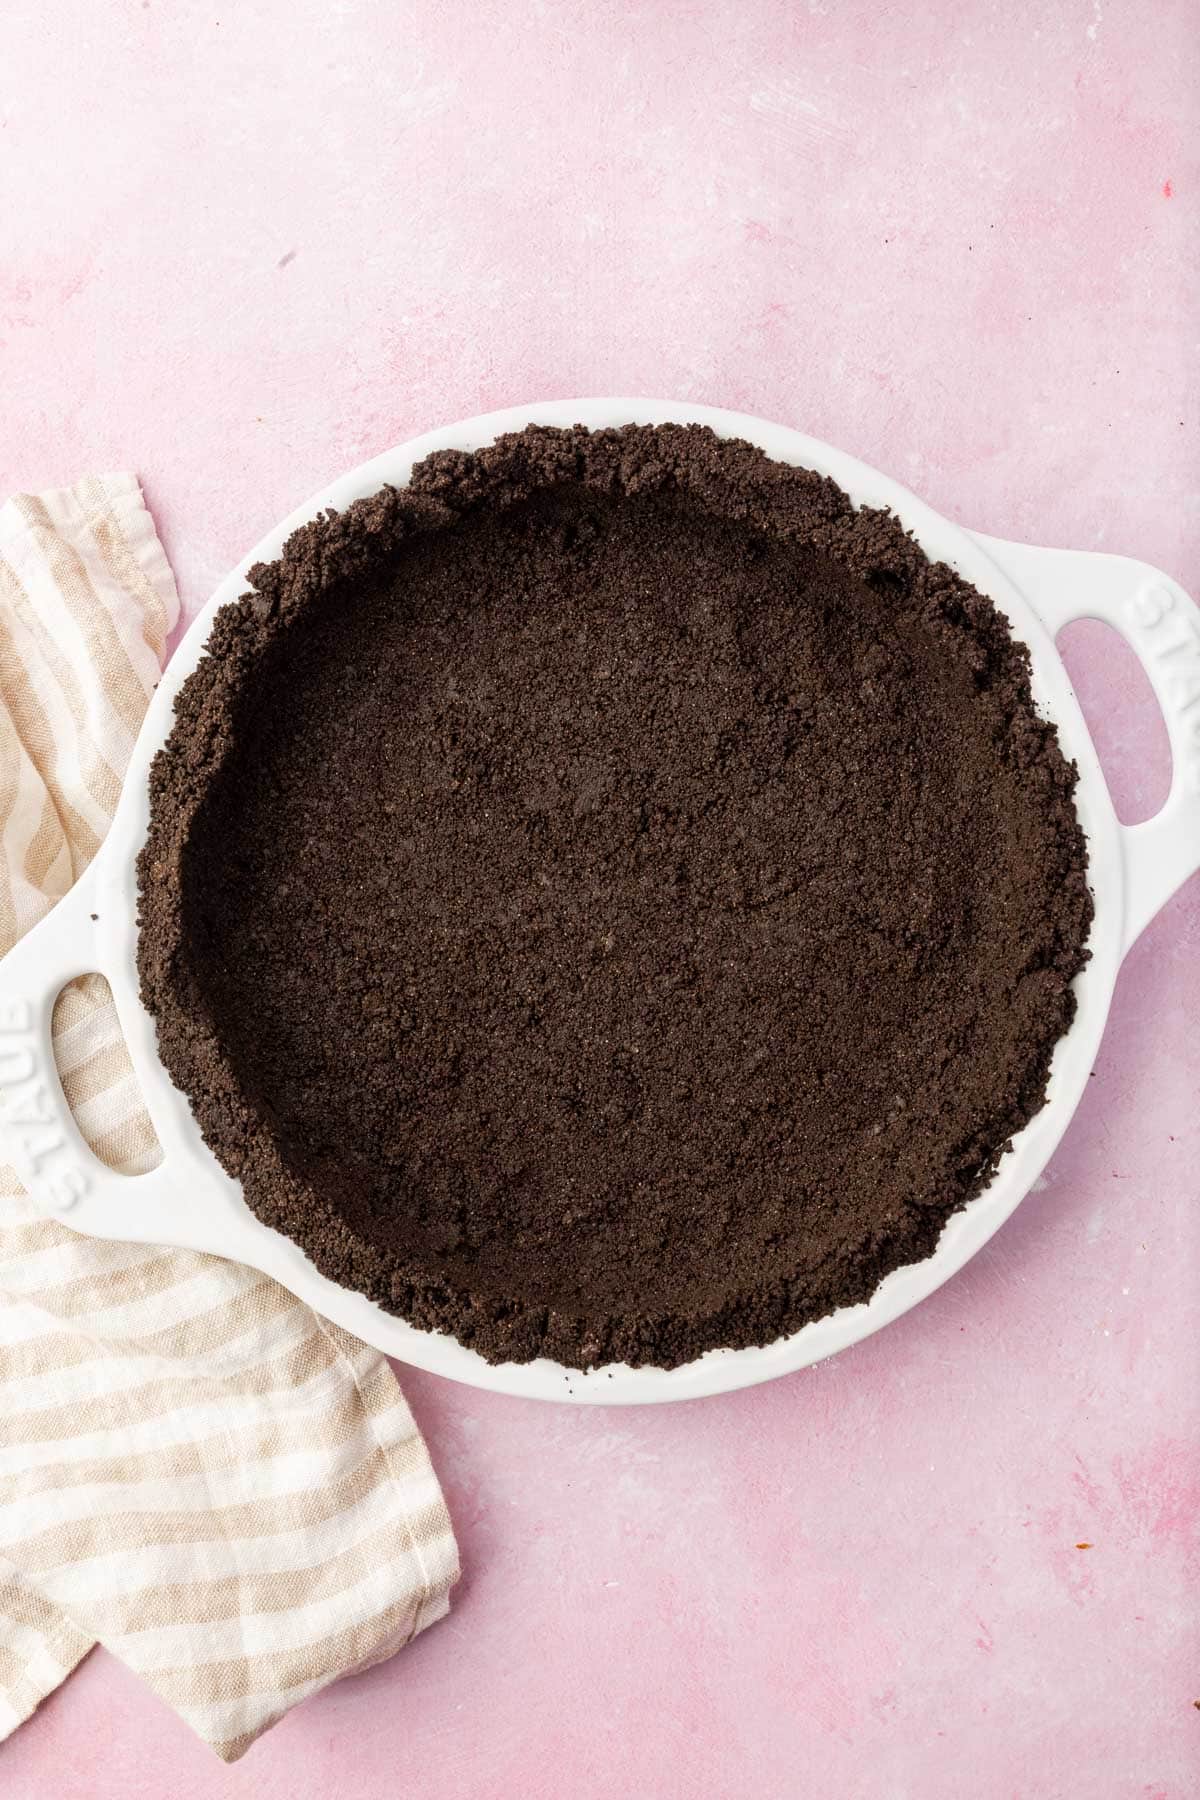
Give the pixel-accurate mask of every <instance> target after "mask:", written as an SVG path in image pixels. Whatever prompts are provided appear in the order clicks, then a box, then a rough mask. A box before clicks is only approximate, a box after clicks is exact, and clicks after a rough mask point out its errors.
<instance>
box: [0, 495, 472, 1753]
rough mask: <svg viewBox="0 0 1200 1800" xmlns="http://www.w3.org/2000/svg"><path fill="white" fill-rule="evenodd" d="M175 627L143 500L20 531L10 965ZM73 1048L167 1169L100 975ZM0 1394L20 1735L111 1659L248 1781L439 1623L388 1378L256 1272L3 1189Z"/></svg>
mask: <svg viewBox="0 0 1200 1800" xmlns="http://www.w3.org/2000/svg"><path fill="white" fill-rule="evenodd" d="M177 611H178V603H177V600H176V595H175V583H174V580H173V578H172V575H171V571H170V569H169V567H168V566H167V562H166V559H165V557H164V555H163V552H162V549H161V546H160V545H159V542H158V539H157V537H156V535H155V532H154V527H153V525H152V523H151V521H150V517H149V514H148V513H147V511H146V509H145V506H144V505H143V503H142V496H141V492H140V489H139V488H138V485H137V482H136V481H135V480H134V478H133V477H132V476H130V475H110V476H104V477H100V478H89V479H85V480H83V481H81V482H79V483H77V485H76V486H75V487H72V488H65V489H62V490H59V491H57V492H54V493H47V494H43V495H41V496H40V497H37V498H35V497H33V496H31V495H22V496H19V497H18V498H16V499H14V500H10V501H9V502H8V504H7V505H6V506H5V507H3V508H2V509H0V840H2V841H0V952H2V951H4V950H7V949H9V948H10V947H11V945H12V944H13V943H14V942H15V941H16V939H17V938H18V937H20V936H21V934H22V933H23V932H25V931H28V930H29V929H30V927H31V926H33V925H34V924H36V923H37V921H38V919H40V918H41V917H42V915H43V914H44V913H46V912H47V911H48V910H49V908H50V907H52V906H53V904H54V902H55V900H56V899H57V898H58V897H59V896H60V895H62V894H64V893H65V892H66V890H67V888H68V887H69V886H70V885H71V883H72V881H73V880H74V879H75V878H76V876H78V875H79V873H80V872H81V870H82V869H83V868H84V867H85V865H86V864H87V862H88V861H89V860H90V858H91V857H92V855H93V854H94V852H95V850H96V848H97V846H98V844H99V842H100V840H101V838H102V837H103V835H104V832H105V829H106V827H107V825H108V822H109V819H110V818H111V816H112V812H113V808H114V806H115V804H116V799H117V793H118V790H119V787H120V781H121V776H122V773H123V771H124V769H125V765H126V762H127V760H128V757H129V752H130V749H131V746H132V743H133V739H134V737H135V735H136V732H137V728H138V725H139V723H140V721H141V718H142V714H143V712H144V710H145V706H146V702H147V699H148V697H149V695H150V692H151V690H152V689H153V687H154V685H155V683H156V681H157V680H158V676H159V671H160V668H161V664H162V661H163V657H164V655H165V651H166V643H167V637H168V634H169V632H170V630H171V628H172V626H173V625H174V623H175V619H176V615H177ZM54 1047H55V1054H56V1058H57V1061H58V1065H59V1070H60V1073H61V1076H62V1081H63V1086H64V1089H65V1092H66V1095H67V1098H68V1100H69V1101H70V1103H71V1106H72V1110H73V1111H74V1112H75V1115H76V1118H77V1119H78V1121H79V1125H80V1127H81V1129H82V1131H83V1133H84V1136H85V1137H86V1138H87V1140H88V1142H89V1143H90V1145H91V1146H92V1148H93V1150H94V1151H95V1153H96V1155H97V1156H99V1157H101V1158H102V1159H103V1160H104V1161H105V1162H106V1163H108V1164H109V1165H110V1166H111V1167H112V1168H116V1169H122V1170H125V1171H128V1172H130V1173H134V1172H137V1171H141V1170H145V1169H148V1168H152V1167H153V1166H154V1165H155V1163H156V1162H157V1161H158V1158H159V1151H158V1144H157V1140H156V1139H155V1136H154V1130H153V1127H152V1125H151V1123H150V1119H149V1117H148V1115H147V1114H146V1112H145V1111H144V1109H143V1106H142V1102H141V1096H140V1093H139V1091H138V1087H137V1082H136V1079H135V1077H134V1074H133V1070H132V1067H131V1065H130V1063H129V1060H128V1057H127V1055H126V1053H125V1048H124V1044H123V1042H122V1040H121V1034H120V1030H119V1027H118V1025H117V1021H116V1014H115V1010H114V1008H113V1005H112V1000H111V996H110V995H109V992H108V988H107V984H106V983H105V982H104V981H103V980H102V979H101V978H100V977H99V976H95V975H93V976H86V977H84V978H82V979H81V980H79V981H77V982H73V983H72V984H71V985H70V987H68V988H66V989H64V991H63V993H62V994H61V995H60V997H59V1001H58V1004H57V1006H56V1008H55V1014H54ZM3 1078H4V1067H3V1058H2V1057H0V1089H2V1086H3ZM0 1101H2V1094H0ZM0 1150H2V1125H0ZM0 1160H2V1157H0ZM180 1204H181V1205H182V1204H186V1196H184V1195H181V1196H180ZM0 1382H2V1383H3V1401H2V1405H3V1431H2V1432H0V1521H2V1526H0V1737H3V1736H6V1735H7V1733H8V1732H10V1731H11V1730H12V1729H13V1728H14V1727H15V1726H16V1725H18V1724H19V1723H20V1721H21V1720H22V1719H24V1718H26V1717H28V1715H29V1714H30V1713H31V1712H32V1711H33V1709H34V1707H35V1706H36V1705H37V1704H38V1702H39V1700H41V1699H42V1697H43V1696H44V1695H45V1694H47V1693H49V1692H50V1691H51V1690H52V1689H53V1688H54V1687H56V1686H57V1685H58V1683H59V1682H60V1681H62V1680H63V1678H64V1677H65V1676H66V1675H67V1674H68V1673H69V1672H70V1670H71V1669H72V1668H73V1667H74V1666H75V1664H76V1663H77V1662H78V1661H79V1660H80V1658H81V1657H82V1656H84V1655H85V1654H86V1653H87V1651H88V1650H89V1649H90V1647H91V1646H92V1644H93V1643H94V1642H96V1641H97V1640H99V1641H100V1642H101V1643H103V1644H104V1645H105V1646H106V1647H107V1648H108V1649H109V1650H111V1651H113V1653H114V1654H115V1655H117V1656H119V1657H120V1658H121V1659H122V1660H123V1661H124V1662H125V1663H126V1664H128V1666H129V1667H130V1668H131V1669H134V1670H135V1671H136V1672H137V1673H138V1674H139V1675H140V1676H141V1677H142V1678H143V1680H145V1681H146V1682H147V1683H148V1684H149V1686H150V1687H152V1688H153V1689H154V1691H155V1692H156V1693H157V1694H159V1695H161V1697H162V1698H163V1699H164V1700H165V1701H166V1702H167V1703H168V1704H169V1705H170V1706H173V1707H174V1708H175V1709H176V1711H177V1712H179V1713H180V1714H181V1715H182V1716H183V1717H184V1718H185V1719H186V1720H187V1721H188V1723H189V1724H190V1725H191V1726H192V1727H193V1728H194V1729H195V1730H196V1731H197V1732H198V1733H200V1735H201V1736H202V1737H204V1738H205V1739H206V1740H207V1741H208V1742H209V1743H210V1744H211V1745H212V1747H213V1748H214V1749H215V1750H216V1751H217V1754H218V1755H219V1756H222V1757H224V1758H226V1759H227V1760H233V1759H234V1758H236V1757H238V1756H240V1755H241V1754H242V1752H243V1751H244V1750H245V1749H247V1748H248V1746H249V1745H250V1744H251V1743H253V1741H254V1739H255V1738H256V1737H257V1736H258V1735H259V1734H260V1733H261V1732H263V1731H265V1730H266V1729H267V1727H268V1726H269V1725H271V1724H272V1723H274V1721H275V1720H276V1719H278V1718H280V1717H281V1716H282V1715H283V1714H284V1713H285V1712H287V1711H288V1710H289V1708H290V1707H292V1706H294V1705H295V1704H296V1703H297V1701H299V1700H302V1699H304V1698H305V1697H306V1696H307V1695H309V1694H312V1693H314V1692H315V1691H316V1690H317V1689H319V1688H321V1687H323V1686H325V1685H326V1684H327V1683H329V1682H331V1681H335V1680H336V1679H337V1678H338V1677H339V1676H341V1675H345V1674H347V1673H348V1672H349V1671H351V1670H354V1669H362V1668H365V1667H367V1666H369V1665H370V1664H371V1663H374V1662H378V1661H380V1660H382V1659H383V1658H384V1657H387V1656H390V1655H391V1654H392V1653H393V1651H395V1650H396V1649H398V1648H399V1647H400V1646H401V1645H402V1644H406V1643H407V1642H408V1641H409V1640H410V1639H411V1638H412V1637H413V1636H415V1634H416V1633H417V1632H418V1631H420V1630H422V1628H423V1627H424V1626H426V1625H429V1624H431V1623H432V1622H433V1621H434V1620H435V1619H439V1618H441V1617H442V1616H443V1615H444V1613H445V1612H446V1611H447V1608H448V1605H449V1600H448V1595H449V1590H450V1587H451V1585H452V1584H453V1582H454V1580H455V1579H456V1577H457V1574H458V1558H457V1551H456V1547H455V1542H454V1536H453V1533H452V1531H451V1527H450V1521H449V1518H448V1516H447V1513H446V1509H445V1505H444V1503H443V1500H442V1496H441V1492H440V1490H439V1487H438V1483H437V1478H436V1476H435V1475H434V1473H433V1470H432V1468H431V1466H430V1462H429V1457H428V1455H427V1453H426V1449H425V1445H424V1443H423V1441H422V1439H421V1437H420V1434H419V1433H418V1431H417V1429H416V1427H415V1425H414V1424H413V1420H412V1415H411V1414H410V1412H409V1410H408V1407H407V1406H406V1405H405V1402H404V1398H403V1395H402V1394H401V1392H400V1389H399V1387H398V1386H397V1385H396V1381H395V1377H394V1376H393V1374H392V1372H391V1369H390V1368H389V1366H388V1364H387V1363H386V1362H385V1361H384V1359H383V1358H382V1357H381V1356H379V1355H377V1354H376V1353H375V1352H374V1351H371V1350H368V1349H367V1348H365V1346H364V1345H362V1344H360V1343H359V1342H357V1340H356V1339H354V1338H352V1337H350V1336H349V1335H348V1334H347V1333H346V1332H344V1331H339V1330H338V1329H337V1328H336V1327H334V1326H332V1325H330V1324H328V1323H327V1322H326V1321H325V1320H322V1319H319V1318H318V1317H316V1315H315V1314H313V1313H312V1312H310V1311H309V1310H308V1308H307V1307H305V1306H302V1305H301V1304H300V1302H299V1301H298V1300H296V1299H294V1298H293V1297H292V1296H291V1295H290V1294H288V1293H287V1292H285V1291H284V1289H282V1288H280V1287H278V1286H277V1285H276V1284H275V1283H274V1282H271V1281H268V1280H266V1279H264V1278H263V1277H262V1276H260V1275H258V1274H256V1273H254V1272H253V1271H251V1270H249V1269H244V1268H241V1267H238V1266H236V1265H234V1264H232V1263H227V1262H223V1261H221V1260H220V1259H219V1258H217V1257H211V1256H200V1255H195V1254H193V1253H191V1252H185V1251H178V1250H160V1249H155V1248H152V1247H148V1246H146V1245H140V1244H138V1245H134V1244H115V1243H102V1242H99V1241H96V1240H92V1239H88V1238H83V1237H80V1236H78V1235H76V1234H75V1233H74V1232H72V1231H70V1230H68V1229H67V1228H66V1227H65V1226H63V1225H61V1224H59V1223H58V1222H57V1221H55V1220H50V1219H45V1218H41V1217H39V1216H38V1215H37V1214H36V1213H35V1212H34V1210H33V1209H32V1207H31V1206H30V1204H29V1202H28V1201H27V1200H26V1199H25V1197H24V1195H23V1194H22V1191H21V1188H20V1184H19V1183H18V1182H17V1180H16V1178H15V1176H14V1175H13V1173H12V1171H11V1170H0Z"/></svg>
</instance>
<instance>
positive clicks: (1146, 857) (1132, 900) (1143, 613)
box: [972, 532, 1200, 955]
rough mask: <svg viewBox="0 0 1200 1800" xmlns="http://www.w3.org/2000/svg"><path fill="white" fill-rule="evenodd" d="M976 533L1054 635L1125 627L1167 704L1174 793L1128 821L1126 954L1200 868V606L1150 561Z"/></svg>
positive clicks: (1162, 701)
mask: <svg viewBox="0 0 1200 1800" xmlns="http://www.w3.org/2000/svg"><path fill="white" fill-rule="evenodd" d="M972 535H973V536H974V538H975V540H976V542H977V543H978V544H979V545H980V546H981V547H982V548H983V549H984V550H985V551H986V552H987V554H988V555H989V556H990V557H991V558H992V560H993V562H995V563H998V564H999V566H1000V568H1001V569H1002V570H1003V571H1004V573H1005V574H1006V575H1008V576H1009V577H1010V579H1011V580H1012V582H1013V585H1014V586H1015V587H1017V588H1018V589H1019V590H1020V592H1021V593H1022V594H1023V595H1024V596H1025V598H1026V600H1028V602H1029V604H1030V605H1031V606H1032V607H1033V609H1034V611H1035V612H1036V613H1037V614H1038V615H1039V617H1040V618H1041V620H1042V622H1043V624H1044V625H1045V626H1046V629H1047V630H1048V631H1049V632H1050V633H1051V635H1054V634H1056V633H1057V632H1059V631H1061V630H1062V628H1063V626H1064V625H1068V624H1070V622H1071V621H1072V620H1073V619H1101V620H1102V621H1103V622H1104V623H1105V624H1106V625H1111V626H1113V628H1114V629H1115V630H1117V631H1119V632H1120V633H1121V636H1122V637H1123V638H1124V639H1125V641H1126V643H1127V644H1128V645H1129V646H1130V648H1131V649H1132V650H1133V652H1134V654H1135V655H1136V656H1137V658H1138V661H1139V662H1140V663H1141V665H1142V667H1143V669H1145V671H1146V674H1147V676H1148V677H1149V680H1150V685H1151V687H1152V688H1153V689H1154V693H1155V696H1156V698H1157V700H1158V704H1159V706H1160V707H1161V708H1162V713H1163V718H1164V719H1165V720H1166V725H1167V733H1168V736H1169V738H1170V743H1171V760H1172V765H1173V766H1172V771H1171V791H1170V793H1169V794H1168V795H1167V798H1166V801H1165V802H1164V804H1163V806H1162V807H1161V809H1160V810H1159V811H1158V812H1157V813H1155V815H1154V817H1153V818H1152V819H1144V820H1143V821H1142V823H1141V824H1139V825H1122V827H1121V847H1122V853H1123V857H1124V862H1125V923H1124V931H1123V934H1122V940H1121V954H1122V955H1124V954H1125V952H1126V951H1127V950H1128V949H1129V948H1130V946H1131V945H1132V944H1133V943H1134V941H1135V940H1136V939H1137V938H1138V937H1139V936H1140V934H1141V933H1142V932H1143V931H1144V930H1145V928H1146V926H1147V925H1148V924H1149V923H1150V921H1151V919H1152V918H1153V917H1154V915H1155V913H1156V912H1158V910H1159V908H1160V907H1163V906H1165V905H1166V903H1167V901H1168V900H1169V899H1170V898H1171V895H1172V894H1173V893H1174V892H1175V890H1176V888H1178V887H1179V886H1180V885H1181V884H1182V883H1183V882H1185V881H1186V880H1187V878H1188V876H1189V875H1192V874H1194V873H1195V871H1196V870H1197V869H1200V607H1197V605H1196V603H1195V601H1193V600H1191V599H1189V597H1188V595H1187V594H1185V593H1184V591H1183V589H1182V588H1181V587H1180V586H1179V585H1178V583H1176V582H1174V581H1172V580H1171V578H1170V576H1169V575H1164V574H1163V573H1162V571H1161V570H1159V569H1154V568H1151V567H1150V565H1149V564H1148V563H1140V562H1134V561H1132V560H1131V559H1130V558H1129V557H1125V556H1108V555H1106V554H1104V553H1103V552H1100V551H1088V550H1042V549H1038V548H1035V547H1034V546H1033V545H1031V544H1010V543H1007V542H1005V541H1004V540H1003V539H1001V538H991V537H984V536H983V535H982V534H981V533H979V532H974V533H973V534H972Z"/></svg>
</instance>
